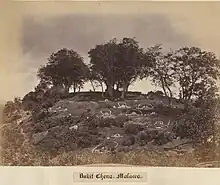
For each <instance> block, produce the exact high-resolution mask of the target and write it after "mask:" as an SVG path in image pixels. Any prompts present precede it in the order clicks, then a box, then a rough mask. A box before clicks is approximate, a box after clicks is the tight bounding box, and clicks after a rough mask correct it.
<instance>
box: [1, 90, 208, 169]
mask: <svg viewBox="0 0 220 185" xmlns="http://www.w3.org/2000/svg"><path fill="white" fill-rule="evenodd" d="M168 102H169V101H168V99H167V97H165V96H163V95H161V94H159V95H158V94H157V93H152V92H151V93H148V94H147V95H145V94H142V93H140V92H129V93H128V95H127V98H126V99H124V100H114V101H110V100H108V99H103V98H102V96H100V93H99V92H96V93H91V92H82V93H76V94H75V95H73V94H70V95H69V97H65V98H62V99H59V100H57V101H55V102H54V103H53V104H51V106H49V107H47V108H42V109H40V110H38V111H35V112H33V111H30V110H26V109H25V108H23V109H19V110H16V111H14V112H13V113H11V114H10V115H8V116H6V117H4V119H5V124H4V125H3V126H2V127H1V130H2V134H3V135H2V138H3V142H2V143H3V144H2V148H4V152H3V160H4V161H3V163H4V164H9V165H19V164H20V165H25V164H28V165H33V163H34V161H35V160H36V159H35V158H36V156H35V157H33V155H39V154H41V156H44V158H43V159H42V158H41V159H40V160H41V162H43V161H44V165H46V164H48V163H49V161H50V162H51V160H52V161H53V160H54V159H57V158H61V159H60V160H61V161H60V162H57V163H56V164H57V165H65V164H63V163H64V162H62V161H63V160H67V159H66V158H65V157H62V156H65V155H69V154H70V155H73V152H74V153H80V154H83V153H86V154H87V155H89V157H91V158H92V156H93V159H94V156H97V155H98V156H102V157H103V156H106V155H107V156H118V155H122V154H123V155H125V156H126V155H130V153H134V152H135V153H136V154H137V155H139V154H141V153H142V154H143V152H147V153H152V152H153V153H155V154H157V155H158V153H159V154H160V155H163V157H167V158H169V157H170V156H176V157H178V156H179V157H180V156H184V155H186V154H187V155H192V156H193V155H196V153H198V149H199V145H198V143H197V142H196V141H195V138H193V137H191V135H190V134H189V133H188V130H189V129H190V128H191V127H192V126H191V127H190V124H188V123H190V120H192V116H194V115H195V114H196V113H197V111H198V108H196V107H193V108H191V110H190V111H191V113H189V112H188V113H186V112H184V109H183V104H182V103H181V102H179V101H178V100H177V99H175V98H173V99H172V105H169V104H168ZM29 103H32V104H33V102H29ZM27 104H28V103H27V102H25V105H26V106H27ZM194 133H195V130H194ZM12 146H13V147H12ZM205 147H207V148H208V147H210V146H208V145H206V146H204V148H205ZM204 148H203V149H202V150H204ZM9 153H10V155H11V156H10V155H9ZM161 153H162V154H161ZM74 155H75V154H74ZM25 156H26V157H25ZM144 156H145V157H146V156H148V155H147V154H146V155H144ZM38 157H39V156H38ZM12 158H13V160H11V159H12ZM45 158H46V159H47V160H46V159H45ZM18 159H19V160H20V161H19V160H18ZM99 159H101V158H99ZM45 160H46V161H45ZM68 160H70V159H69V158H68ZM148 160H149V161H151V159H150V158H149V157H148ZM200 160H204V158H201V156H200ZM35 162H36V161H35ZM68 162H69V163H70V164H71V165H73V164H76V161H74V160H73V159H72V160H70V161H68ZM100 162H101V163H105V160H103V161H100ZM110 162H112V161H110ZM145 162H146V161H145ZM85 163H86V161H84V162H83V161H82V164H85ZM197 163H198V161H197ZM49 164H50V165H51V163H49Z"/></svg>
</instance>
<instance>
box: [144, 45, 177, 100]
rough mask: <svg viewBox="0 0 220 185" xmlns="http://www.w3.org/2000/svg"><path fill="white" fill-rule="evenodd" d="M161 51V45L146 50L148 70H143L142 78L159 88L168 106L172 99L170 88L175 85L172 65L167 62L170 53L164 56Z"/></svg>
mask: <svg viewBox="0 0 220 185" xmlns="http://www.w3.org/2000/svg"><path fill="white" fill-rule="evenodd" d="M161 50H162V47H161V45H155V46H152V47H149V48H147V51H146V60H147V61H148V63H149V69H148V68H147V70H145V69H144V70H143V73H144V74H143V76H142V78H146V77H148V76H149V77H150V78H151V82H152V84H153V85H155V86H159V87H161V88H162V89H163V93H164V95H165V96H166V97H168V99H169V104H170V103H171V98H172V97H173V93H172V90H171V88H172V86H174V85H175V84H174V78H173V70H172V68H171V67H172V64H171V63H170V60H169V57H170V55H171V53H168V54H167V55H164V54H163V53H162V51H161Z"/></svg>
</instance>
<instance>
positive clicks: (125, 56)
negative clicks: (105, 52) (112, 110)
mask: <svg viewBox="0 0 220 185" xmlns="http://www.w3.org/2000/svg"><path fill="white" fill-rule="evenodd" d="M144 59H145V56H144V51H143V48H141V47H140V46H139V44H138V42H137V41H136V40H135V39H134V38H127V37H125V38H123V39H122V41H121V42H120V43H119V44H118V52H117V63H116V64H115V65H116V71H117V73H116V75H117V79H118V84H117V85H118V87H121V88H122V94H121V98H122V99H123V98H124V97H125V94H126V92H127V91H128V87H129V85H131V84H132V83H134V82H135V81H136V80H137V79H138V78H139V75H140V71H141V69H142V67H143V66H145V65H146V64H147V62H145V63H144Z"/></svg>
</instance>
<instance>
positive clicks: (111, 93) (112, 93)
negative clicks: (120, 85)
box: [107, 84, 114, 98]
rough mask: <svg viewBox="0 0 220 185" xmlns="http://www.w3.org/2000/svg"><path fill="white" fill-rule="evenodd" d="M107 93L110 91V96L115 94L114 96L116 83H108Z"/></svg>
mask: <svg viewBox="0 0 220 185" xmlns="http://www.w3.org/2000/svg"><path fill="white" fill-rule="evenodd" d="M107 93H108V96H110V97H111V98H113V96H114V85H113V84H108V86H107Z"/></svg>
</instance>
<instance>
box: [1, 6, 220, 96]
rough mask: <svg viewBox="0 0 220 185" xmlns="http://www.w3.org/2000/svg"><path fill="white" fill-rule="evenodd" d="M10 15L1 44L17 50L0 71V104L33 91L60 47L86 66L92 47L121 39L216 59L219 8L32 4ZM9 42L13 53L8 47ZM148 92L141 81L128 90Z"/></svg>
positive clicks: (219, 46)
mask: <svg viewBox="0 0 220 185" xmlns="http://www.w3.org/2000/svg"><path fill="white" fill-rule="evenodd" d="M12 10H13V11H11V13H10V18H11V19H10V21H8V23H6V24H8V30H10V31H11V33H12V34H11V33H10V34H9V33H7V36H8V37H6V38H8V39H9V38H10V40H5V41H7V42H8V41H11V42H8V45H7V46H8V48H10V50H11V49H14V51H15V50H16V49H17V50H18V51H19V55H13V56H11V55H10V57H7V59H8V61H7V64H6V65H3V66H5V68H4V69H1V74H2V76H3V78H1V80H2V82H3V79H4V78H5V77H6V78H7V83H5V84H6V86H5V88H4V89H6V90H5V92H3V95H1V97H0V100H6V99H11V98H13V97H14V96H24V95H25V94H26V93H28V92H29V91H30V90H32V89H33V87H34V86H35V85H36V83H37V81H36V80H37V79H36V70H37V68H38V67H39V66H40V65H42V64H45V63H46V62H47V60H46V59H47V57H49V55H50V54H51V53H52V52H55V51H57V50H58V49H60V48H63V47H67V48H71V49H74V50H75V51H77V52H78V53H79V54H81V55H82V56H83V57H84V59H85V61H88V56H87V53H88V50H89V49H90V48H92V47H94V46H95V45H96V44H101V43H103V42H105V41H108V40H110V39H111V38H113V37H116V38H118V39H121V38H122V37H125V36H126V37H136V39H137V40H138V41H139V42H140V44H141V46H142V47H145V48H146V47H148V46H151V45H154V44H161V43H162V44H163V46H164V48H165V49H170V48H172V49H175V48H178V47H181V46H198V47H201V48H202V49H205V50H207V51H212V52H215V53H216V55H217V56H218V57H219V56H220V25H219V17H220V2H169V3H168V2H138V3H134V2H126V3H125V2H124V3H123V2H121V3H119V2H117V3H116V2H106V3H96V2H90V3H88V2H83V3H82V2H81V3H79V2H78V3H76V2H75V3H73V2H72V3H70V2H66V3H58V2H50V3H45V2H44V3H40V2H31V3H18V4H16V6H15V5H14V9H12ZM9 28H10V29H9ZM19 29H20V30H19ZM8 30H7V31H8ZM16 30H17V32H16ZM14 33H16V34H14ZM9 36H10V37H9ZM11 36H13V37H11ZM13 39H14V40H16V39H17V41H18V42H17V45H16V44H15V45H16V46H17V47H16V46H14V47H11V45H12V44H13V43H15V42H12V41H14V40H13ZM10 43H11V44H10ZM17 50H16V51H17ZM15 56H16V57H18V58H15ZM15 61H16V63H15ZM12 62H14V63H13V65H12ZM9 64H10V65H9ZM9 66H10V67H9ZM12 66H13V68H12ZM4 75H5V76H4ZM12 84H13V85H14V87H13V88H11V85H12ZM18 84H22V85H20V86H19V85H18ZM89 88H90V87H89V86H86V89H89ZM151 89H152V86H151V85H150V84H149V82H146V81H142V82H138V83H136V84H135V86H132V87H131V88H130V90H137V91H142V92H148V91H149V90H151Z"/></svg>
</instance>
